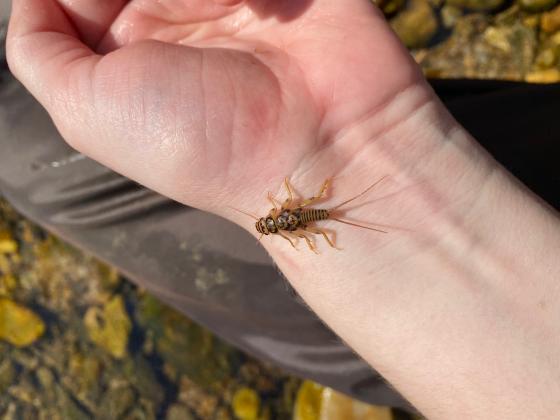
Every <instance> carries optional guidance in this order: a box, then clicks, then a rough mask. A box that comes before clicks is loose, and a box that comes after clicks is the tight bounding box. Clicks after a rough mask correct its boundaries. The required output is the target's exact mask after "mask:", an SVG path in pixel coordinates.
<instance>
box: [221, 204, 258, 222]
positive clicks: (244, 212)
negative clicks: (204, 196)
mask: <svg viewBox="0 0 560 420" xmlns="http://www.w3.org/2000/svg"><path fill="white" fill-rule="evenodd" d="M226 207H229V208H230V209H232V210H235V211H237V212H239V213H241V214H244V215H245V216H249V217H252V218H253V219H255V220H259V218H258V217H257V216H255V215H254V214H251V213H249V212H246V211H244V210H239V209H236V208H235V207H231V206H226Z"/></svg>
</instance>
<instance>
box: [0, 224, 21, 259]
mask: <svg viewBox="0 0 560 420" xmlns="http://www.w3.org/2000/svg"><path fill="white" fill-rule="evenodd" d="M17 250H18V244H17V242H16V241H15V240H14V238H13V237H12V234H11V233H10V231H9V230H7V229H2V230H0V254H15V253H16V252H17Z"/></svg>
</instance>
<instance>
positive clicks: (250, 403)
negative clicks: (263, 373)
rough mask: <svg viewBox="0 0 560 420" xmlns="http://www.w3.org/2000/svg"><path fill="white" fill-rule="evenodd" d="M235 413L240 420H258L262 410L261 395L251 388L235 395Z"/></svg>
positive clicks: (240, 389) (233, 403)
mask: <svg viewBox="0 0 560 420" xmlns="http://www.w3.org/2000/svg"><path fill="white" fill-rule="evenodd" d="M232 406H233V413H234V414H235V417H236V418H238V419H239V420H257V416H258V414H259V409H260V398H259V395H258V394H257V393H256V392H255V391H254V390H253V389H251V388H247V387H243V388H239V389H238V390H237V391H235V394H234V395H233V401H232Z"/></svg>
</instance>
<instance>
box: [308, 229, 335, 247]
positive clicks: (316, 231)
mask: <svg viewBox="0 0 560 420" xmlns="http://www.w3.org/2000/svg"><path fill="white" fill-rule="evenodd" d="M305 229H306V230H307V231H309V232H311V233H315V234H317V235H323V238H325V241H327V243H328V244H329V245H330V246H331V247H332V248H334V249H340V248H337V247H336V246H335V245H334V243H333V242H332V241H331V239H330V238H329V237H328V235H327V233H326V232H325V231H324V230H321V229H318V228H313V227H307V228H305Z"/></svg>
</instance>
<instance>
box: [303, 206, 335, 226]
mask: <svg viewBox="0 0 560 420" xmlns="http://www.w3.org/2000/svg"><path fill="white" fill-rule="evenodd" d="M328 218H329V211H328V210H324V209H303V210H302V211H301V215H300V220H301V223H302V224H303V225H306V224H308V223H311V222H316V221H318V220H326V219H328Z"/></svg>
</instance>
